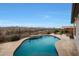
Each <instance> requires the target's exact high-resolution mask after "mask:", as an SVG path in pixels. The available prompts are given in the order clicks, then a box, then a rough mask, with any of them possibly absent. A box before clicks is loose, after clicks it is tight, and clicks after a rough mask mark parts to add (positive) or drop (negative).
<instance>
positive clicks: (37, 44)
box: [13, 35, 59, 56]
mask: <svg viewBox="0 0 79 59" xmlns="http://www.w3.org/2000/svg"><path fill="white" fill-rule="evenodd" d="M58 40H59V39H58V38H56V37H53V36H49V35H43V36H37V37H32V38H29V39H26V40H24V41H23V42H22V43H21V45H20V46H19V47H18V48H17V49H16V50H15V51H14V54H13V55H14V56H57V55H58V53H57V50H56V48H55V43H56V42H57V41H58Z"/></svg>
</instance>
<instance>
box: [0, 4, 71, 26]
mask: <svg viewBox="0 0 79 59" xmlns="http://www.w3.org/2000/svg"><path fill="white" fill-rule="evenodd" d="M71 7H72V4H64V3H63V4H62V3H61V4H58V3H57V4H56V3H51V4H45V3H43V4H28V3H27V4H18V3H17V4H0V26H28V27H61V26H68V25H71V23H70V21H71Z"/></svg>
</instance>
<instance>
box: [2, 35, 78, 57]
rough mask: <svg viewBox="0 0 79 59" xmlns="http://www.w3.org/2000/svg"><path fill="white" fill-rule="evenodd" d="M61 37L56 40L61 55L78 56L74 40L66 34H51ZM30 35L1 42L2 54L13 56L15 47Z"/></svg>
mask: <svg viewBox="0 0 79 59" xmlns="http://www.w3.org/2000/svg"><path fill="white" fill-rule="evenodd" d="M50 35H53V36H56V37H58V38H60V39H61V40H59V41H58V42H56V44H55V46H56V49H57V52H58V54H59V56H73V55H74V56H75V55H76V56H77V55H79V53H78V51H77V49H76V46H75V44H74V40H70V38H69V37H67V36H66V35H64V34H63V35H56V34H50ZM27 38H28V37H26V38H24V39H21V40H19V41H14V42H7V43H3V44H0V56H12V55H13V52H14V51H15V49H16V48H17V47H18V46H19V45H20V44H21V43H22V41H24V40H25V39H27Z"/></svg>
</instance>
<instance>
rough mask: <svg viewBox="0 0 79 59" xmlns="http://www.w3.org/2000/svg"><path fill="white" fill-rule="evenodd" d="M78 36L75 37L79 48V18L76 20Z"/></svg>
mask: <svg viewBox="0 0 79 59" xmlns="http://www.w3.org/2000/svg"><path fill="white" fill-rule="evenodd" d="M75 23H76V38H75V43H76V46H77V48H79V20H77V21H76V22H75Z"/></svg>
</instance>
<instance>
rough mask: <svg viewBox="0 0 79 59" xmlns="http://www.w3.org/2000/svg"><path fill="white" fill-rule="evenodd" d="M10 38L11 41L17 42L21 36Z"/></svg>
mask: <svg viewBox="0 0 79 59" xmlns="http://www.w3.org/2000/svg"><path fill="white" fill-rule="evenodd" d="M9 38H10V39H11V41H17V40H19V39H20V36H19V35H11V36H10V37H9Z"/></svg>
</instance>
